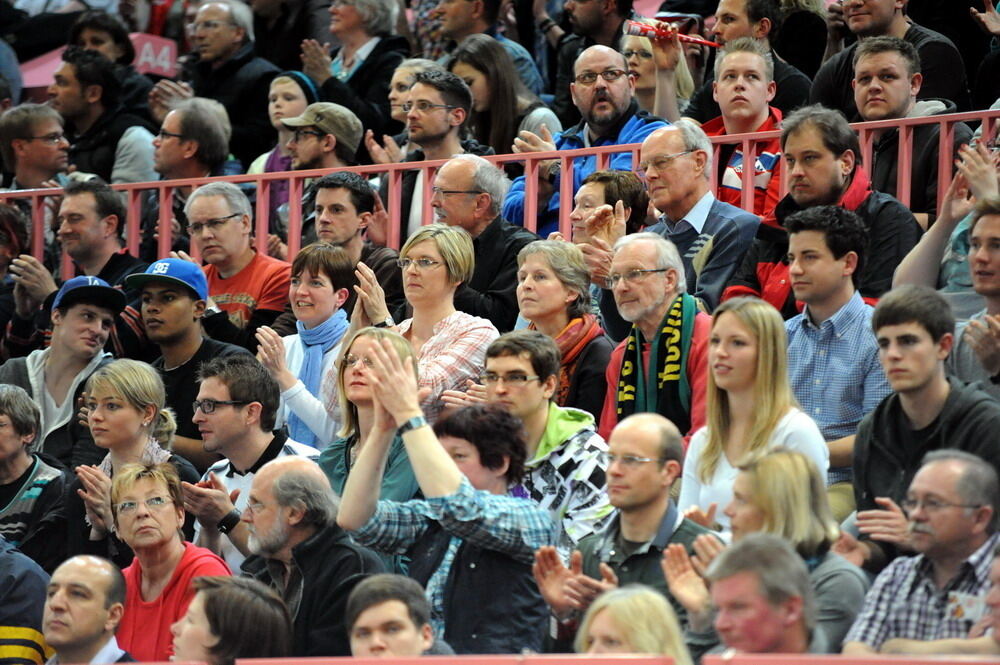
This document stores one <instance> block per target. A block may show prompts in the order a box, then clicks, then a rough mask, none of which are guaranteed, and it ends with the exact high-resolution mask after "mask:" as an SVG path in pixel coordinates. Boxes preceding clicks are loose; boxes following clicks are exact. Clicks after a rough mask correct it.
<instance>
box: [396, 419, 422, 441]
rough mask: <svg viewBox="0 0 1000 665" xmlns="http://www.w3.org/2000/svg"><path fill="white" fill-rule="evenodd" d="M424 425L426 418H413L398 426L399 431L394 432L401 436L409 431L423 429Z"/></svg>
mask: <svg viewBox="0 0 1000 665" xmlns="http://www.w3.org/2000/svg"><path fill="white" fill-rule="evenodd" d="M426 425H427V419H426V418H424V417H423V416H413V417H412V418H410V419H409V420H407V421H406V422H405V423H403V424H402V425H400V426H399V429H397V430H396V434H397V435H399V436H403V435H404V434H406V433H407V432H409V431H410V430H415V429H417V428H418V427H425V426H426Z"/></svg>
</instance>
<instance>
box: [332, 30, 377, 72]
mask: <svg viewBox="0 0 1000 665" xmlns="http://www.w3.org/2000/svg"><path fill="white" fill-rule="evenodd" d="M381 40H382V38H381V37H372V38H371V39H369V40H368V41H367V42H365V43H364V44H362V45H361V47H360V48H359V49H358V50H357V51H355V52H354V63H353V64H352V65H351V66H350V68H348V69H345V68H344V49H340V50H339V51H338V52H337V56H336V57H335V58H334V59H333V60H332V61H331V62H330V73H331V74H333V75H334V76H335V77H337V78H338V79H340V80H341V81H346V80H347V79H349V78H351V76H353V75H354V72H356V71H357V70H358V67H360V66H361V65H363V64H364V62H365V60H367V59H368V56H370V55H371V54H372V51H374V50H375V47H376V46H377V45H378V43H379V42H380V41H381Z"/></svg>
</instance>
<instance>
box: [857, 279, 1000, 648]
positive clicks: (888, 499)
mask: <svg viewBox="0 0 1000 665" xmlns="http://www.w3.org/2000/svg"><path fill="white" fill-rule="evenodd" d="M954 329H955V319H954V317H953V316H952V313H951V308H950V307H949V305H948V303H947V301H946V300H944V298H943V297H942V296H941V295H940V294H938V292H937V291H935V290H933V289H931V288H929V287H924V286H901V287H898V288H896V289H894V290H892V291H890V292H889V293H888V294H886V295H885V296H884V297H883V298H882V299H881V300H879V303H878V305H877V306H876V307H875V313H874V314H873V315H872V330H874V331H875V336H876V338H877V341H878V347H879V361H880V362H881V363H882V369H883V370H885V375H886V378H888V380H889V385H890V387H891V388H892V390H893V392H892V394H890V395H889V396H888V397H886V398H885V399H884V400H883V401H882V402H881V403H880V404H879V405H878V406H877V407H876V408H875V410H874V411H872V412H871V413H869V414H868V415H867V416H865V417H864V419H863V420H862V421H861V423H860V424H859V425H858V433H857V436H856V437H855V440H854V498H855V503H856V504H857V510H858V515H857V526H858V530H859V531H860V533H861V540H860V541H857V540H854V539H853V538H851V539H849V541H848V542H842V543H840V544H839V545H838V550H839V551H840V553H841V554H842V555H844V556H845V557H847V558H848V559H850V560H852V561H853V562H854V563H855V564H857V565H862V564H863V565H864V566H865V567H866V568H867V569H868V570H869V571H872V572H878V571H879V570H881V569H882V568H883V567H884V566H885V565H886V563H887V562H888V561H890V560H891V559H892V558H894V557H895V556H897V555H898V554H899V552H900V550H901V549H903V550H906V549H917V550H918V551H923V550H921V547H924V546H925V545H927V544H929V543H927V542H926V541H924V540H923V539H922V538H916V537H914V538H913V539H912V542H911V535H916V534H911V532H913V531H919V530H921V528H922V527H923V526H924V525H928V526H933V527H935V528H936V526H935V525H936V523H935V522H930V523H927V522H926V521H925V520H923V519H922V518H920V519H918V518H917V517H916V516H915V515H913V514H911V516H910V517H911V520H910V521H911V523H912V526H911V525H908V524H907V520H906V516H905V515H904V513H903V510H902V509H901V508H900V506H901V505H902V503H903V500H904V499H907V498H913V495H914V494H917V493H918V492H917V491H916V490H915V486H916V480H914V476H915V475H916V474H917V470H918V469H919V467H920V464H919V460H920V459H921V458H922V457H923V456H924V455H925V454H927V453H928V452H930V451H934V450H940V449H943V448H954V449H958V450H964V451H967V452H969V453H973V454H975V455H977V456H979V457H980V458H982V459H983V460H985V462H981V461H977V464H978V465H979V466H985V465H986V464H990V465H992V466H993V467H994V468H995V467H997V465H998V464H1000V442H998V439H997V436H996V433H997V431H998V428H1000V405H998V404H997V402H996V401H995V400H994V399H993V398H992V397H990V396H989V395H987V394H986V393H984V392H982V391H981V390H979V388H978V384H975V383H974V384H966V383H963V382H962V381H960V380H959V379H957V378H955V377H953V376H948V375H947V374H946V372H945V359H946V358H947V357H948V354H949V353H950V352H951V351H952V347H953V345H954ZM993 482H994V484H995V483H996V480H995V476H994V480H993ZM963 485H964V483H960V484H959V487H962V486H963ZM908 487H909V492H910V494H909V495H908V494H907V491H908V490H907V488H908ZM920 487H921V488H926V485H920ZM941 487H942V489H941V490H940V491H941V492H942V493H941V494H939V495H937V498H939V499H941V500H943V501H951V502H953V503H985V502H983V501H978V500H977V501H969V500H964V499H963V500H961V501H958V500H956V499H953V498H952V497H953V496H954V494H953V493H951V492H950V491H948V488H947V486H945V485H942V486H941ZM962 491H964V490H962ZM994 492H995V490H994ZM988 503H991V504H995V503H996V500H995V499H993V500H991V501H990V502H988ZM925 507H926V504H925ZM948 512H949V519H950V520H951V521H955V520H958V519H959V517H960V515H959V514H958V512H957V511H948ZM989 512H990V514H991V515H992V516H987V519H986V520H985V521H986V522H988V523H990V524H994V523H995V520H996V507H995V506H994V508H993V510H991V511H989ZM992 531H993V529H992V527H991V529H990V532H991V533H992ZM987 535H988V534H987ZM970 536H971V534H966V536H965V537H964V539H965V540H966V541H968V542H971V541H972V538H970ZM955 544H957V543H953V544H952V545H955ZM945 549H946V548H943V547H941V548H939V551H940V552H944V551H945ZM959 549H961V548H959ZM956 553H957V552H952V554H956ZM970 553H971V551H970V552H966V553H965V554H963V555H962V556H961V557H959V558H958V559H957V560H955V559H953V560H952V563H955V562H956V561H961V560H962V559H964V558H965V557H967V556H968V555H969V554H970ZM949 565H952V564H949ZM955 572H957V571H955V570H952V571H950V572H949V573H948V575H949V576H948V577H938V578H937V582H938V586H939V587H940V588H944V587H945V586H946V583H947V582H948V580H949V579H950V576H951V575H953V574H954V573H955ZM897 589H898V587H897ZM852 632H853V631H852ZM851 639H857V635H855V637H854V638H851V637H850V636H849V637H848V641H850V640H851ZM863 641H867V640H863ZM875 646H877V645H875Z"/></svg>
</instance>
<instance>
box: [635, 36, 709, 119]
mask: <svg viewBox="0 0 1000 665" xmlns="http://www.w3.org/2000/svg"><path fill="white" fill-rule="evenodd" d="M622 55H624V56H625V62H626V64H628V72H629V74H632V75H633V76H634V77H635V101H637V102H638V103H639V108H641V109H643V110H644V111H649V112H650V113H655V109H656V83H657V63H656V61H655V60H654V58H655V57H656V54H655V53H654V51H653V44H652V42H651V41H650V40H649V39H648V38H646V37H640V36H638V35H626V36H625V37H624V38H623V39H622ZM660 62H663V61H660ZM674 87H675V91H676V94H677V106H678V108H679V110H681V111H683V110H684V108H685V107H687V103H688V100H689V99H691V95H693V94H694V79H692V78H691V70H690V69H689V68H688V62H687V58H684V57H681V58H678V59H677V64H676V68H675V69H674Z"/></svg>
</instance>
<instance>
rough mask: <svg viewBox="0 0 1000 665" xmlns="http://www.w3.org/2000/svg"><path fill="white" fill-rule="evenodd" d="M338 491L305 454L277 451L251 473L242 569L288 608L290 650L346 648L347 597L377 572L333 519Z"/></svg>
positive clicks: (344, 652)
mask: <svg viewBox="0 0 1000 665" xmlns="http://www.w3.org/2000/svg"><path fill="white" fill-rule="evenodd" d="M338 505H339V499H338V498H337V496H336V495H335V494H334V493H333V490H332V489H331V488H330V481H329V480H327V477H326V475H325V474H324V473H323V471H322V470H321V469H320V468H319V466H318V465H317V464H316V463H315V462H313V461H312V460H310V459H307V458H305V457H300V456H289V457H281V458H278V459H276V460H272V461H270V462H268V463H267V464H265V465H264V466H262V467H261V468H260V469H259V470H258V471H257V473H256V474H255V475H254V479H253V484H252V485H251V486H250V496H249V500H248V502H247V507H246V510H244V511H243V516H242V520H243V522H244V523H245V525H246V527H247V529H248V531H249V533H248V538H247V545H248V546H249V548H250V551H251V552H252V553H253V555H252V556H250V557H249V558H248V559H247V560H246V561H244V562H243V566H242V569H243V574H244V575H246V576H247V577H252V578H254V579H256V580H258V581H260V582H263V583H264V584H267V585H268V586H270V587H271V588H273V589H274V590H275V591H277V592H278V594H280V595H281V597H282V598H283V599H284V600H285V603H286V604H287V605H288V609H289V611H290V613H291V615H292V627H293V636H292V644H293V645H294V646H293V652H292V654H291V655H293V656H295V657H297V658H302V657H310V656H349V655H351V646H350V642H349V641H348V637H347V628H346V626H345V625H344V613H345V610H346V606H347V598H348V596H349V595H350V593H351V590H352V589H353V588H354V587H355V586H356V585H357V584H358V583H359V582H361V581H362V580H363V579H365V578H367V577H369V576H370V575H373V574H375V573H382V572H385V567H384V566H383V564H382V561H381V560H380V559H379V558H378V556H376V555H375V553H374V552H372V551H371V550H369V549H367V548H364V547H361V546H360V545H358V544H356V543H355V542H354V541H353V540H351V537H350V536H349V535H348V534H347V532H346V531H344V530H343V529H341V528H340V527H339V526H337V522H336V518H337V508H338Z"/></svg>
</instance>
